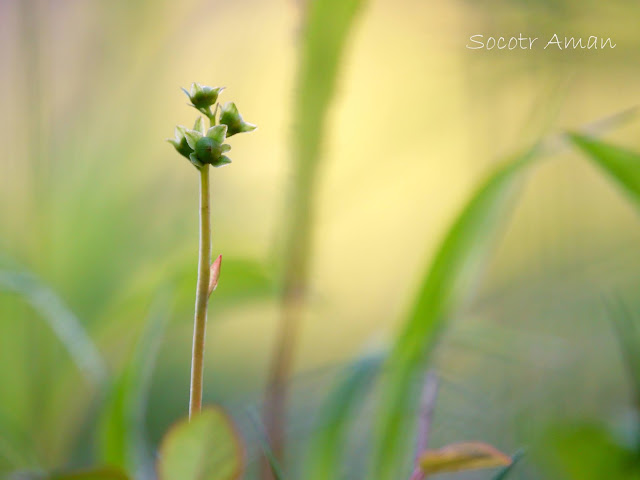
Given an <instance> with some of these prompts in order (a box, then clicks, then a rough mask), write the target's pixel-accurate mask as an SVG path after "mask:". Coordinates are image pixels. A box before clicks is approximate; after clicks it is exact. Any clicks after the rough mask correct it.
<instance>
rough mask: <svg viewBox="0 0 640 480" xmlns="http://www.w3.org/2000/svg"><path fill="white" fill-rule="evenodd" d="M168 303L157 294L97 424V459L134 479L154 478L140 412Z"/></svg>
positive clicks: (169, 298) (166, 294)
mask: <svg viewBox="0 0 640 480" xmlns="http://www.w3.org/2000/svg"><path fill="white" fill-rule="evenodd" d="M171 303H172V294H171V293H169V292H168V291H164V292H161V293H160V294H158V296H157V298H156V300H155V301H154V303H153V305H152V307H151V309H150V313H149V317H148V320H147V323H146V326H145V328H144V330H143V332H142V333H141V335H140V338H139V340H138V343H137V345H136V347H135V350H134V352H133V355H132V357H131V359H130V360H129V361H128V362H127V365H126V367H125V368H124V370H123V371H122V373H121V374H120V375H119V376H118V378H116V379H115V381H114V382H113V384H112V385H111V391H110V396H109V398H108V401H107V403H106V405H105V409H104V411H103V416H102V420H101V423H100V425H99V432H98V437H99V439H100V445H99V457H100V460H101V461H102V462H104V463H106V464H108V465H112V466H116V467H119V468H122V469H123V470H125V471H128V472H129V473H130V474H131V475H132V476H134V477H135V478H137V479H145V478H153V476H154V474H153V459H152V458H151V455H150V453H149V452H148V450H147V445H146V440H145V434H144V420H145V415H144V413H145V407H146V404H147V397H148V393H149V388H150V386H151V385H150V384H151V379H152V375H153V370H154V367H155V363H156V359H157V355H158V351H159V349H160V346H161V344H162V340H163V338H164V333H165V331H166V327H167V325H168V323H169V319H170V316H169V312H170V311H171Z"/></svg>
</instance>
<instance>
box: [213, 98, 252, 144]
mask: <svg viewBox="0 0 640 480" xmlns="http://www.w3.org/2000/svg"><path fill="white" fill-rule="evenodd" d="M220 124H222V125H226V126H227V137H230V136H231V135H235V134H236V133H243V132H251V131H253V130H255V129H256V128H257V127H256V126H255V125H254V124H252V123H248V122H245V121H244V119H243V118H242V115H240V113H239V112H238V107H236V104H235V103H233V102H227V103H225V104H224V105H223V106H222V108H221V109H220Z"/></svg>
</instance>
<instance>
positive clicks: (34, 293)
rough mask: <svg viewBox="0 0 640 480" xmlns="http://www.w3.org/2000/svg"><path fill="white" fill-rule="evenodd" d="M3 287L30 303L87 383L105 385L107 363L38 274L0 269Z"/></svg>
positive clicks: (79, 324) (81, 327)
mask: <svg viewBox="0 0 640 480" xmlns="http://www.w3.org/2000/svg"><path fill="white" fill-rule="evenodd" d="M0 290H5V291H10V292H13V293H15V294H17V295H20V296H21V297H22V298H23V299H24V300H25V301H26V302H27V303H29V304H30V305H31V306H32V307H33V309H34V310H35V311H37V312H38V313H39V314H40V316H41V317H42V318H43V319H45V320H46V322H47V324H48V325H49V327H50V328H51V330H52V331H53V332H54V334H55V335H56V336H57V337H58V339H59V340H60V342H61V343H62V344H63V345H64V346H65V347H66V349H67V351H68V352H69V354H70V355H71V358H72V359H73V361H74V363H75V364H76V365H77V366H78V369H79V370H80V371H81V372H82V373H83V374H84V376H85V378H86V380H87V382H89V383H90V384H92V385H98V386H99V385H101V384H102V383H103V382H104V380H105V379H106V377H107V369H106V366H105V362H104V360H103V358H102V356H101V355H100V352H99V351H98V348H97V347H96V346H95V344H94V343H93V341H92V340H91V337H89V334H88V333H87V332H86V330H85V329H84V327H83V326H82V323H81V322H80V320H79V319H78V318H77V317H76V316H75V315H74V314H73V312H71V310H69V308H68V307H67V306H66V305H65V303H64V302H63V301H62V299H61V298H60V297H59V296H58V295H57V294H56V293H55V292H54V291H53V290H52V289H51V288H50V287H48V286H47V285H45V284H44V283H43V282H42V281H41V280H40V279H38V278H37V277H36V276H35V275H33V274H31V273H28V272H24V271H22V272H17V271H6V270H4V271H0Z"/></svg>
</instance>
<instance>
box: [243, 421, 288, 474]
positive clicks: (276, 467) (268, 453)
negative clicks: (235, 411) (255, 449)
mask: <svg viewBox="0 0 640 480" xmlns="http://www.w3.org/2000/svg"><path fill="white" fill-rule="evenodd" d="M247 414H248V416H249V419H250V420H251V422H252V423H253V426H254V428H255V430H256V432H257V434H258V435H257V436H258V442H259V443H260V449H261V450H262V453H263V455H264V456H265V458H266V460H267V463H268V464H269V470H270V472H271V474H272V475H273V478H274V479H275V480H284V474H283V473H282V467H280V463H279V462H278V459H277V458H276V456H275V454H274V453H273V450H272V449H271V445H269V441H268V439H267V436H266V434H265V432H264V428H263V426H262V424H261V423H260V417H259V416H258V414H257V413H256V412H255V409H251V410H249V411H248V412H247Z"/></svg>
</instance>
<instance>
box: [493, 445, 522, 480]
mask: <svg viewBox="0 0 640 480" xmlns="http://www.w3.org/2000/svg"><path fill="white" fill-rule="evenodd" d="M522 457H524V450H518V451H517V452H516V453H514V454H513V455H512V456H511V464H509V465H507V466H506V467H504V468H503V469H502V470H500V471H499V472H498V473H497V474H496V476H495V477H493V480H506V479H507V477H508V476H509V474H510V473H511V472H512V471H513V469H514V468H515V466H516V464H517V463H518V462H519V461H520V460H521V459H522Z"/></svg>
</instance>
